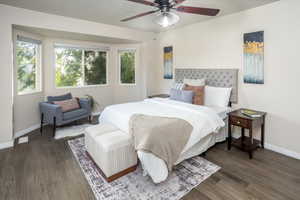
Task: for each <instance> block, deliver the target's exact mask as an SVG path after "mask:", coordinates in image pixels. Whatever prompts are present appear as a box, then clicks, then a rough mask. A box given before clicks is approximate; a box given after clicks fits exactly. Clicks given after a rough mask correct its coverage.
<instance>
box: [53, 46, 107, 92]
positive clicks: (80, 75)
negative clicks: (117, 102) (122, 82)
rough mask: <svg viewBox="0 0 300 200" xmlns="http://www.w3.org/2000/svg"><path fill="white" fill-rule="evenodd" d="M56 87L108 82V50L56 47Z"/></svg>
mask: <svg viewBox="0 0 300 200" xmlns="http://www.w3.org/2000/svg"><path fill="white" fill-rule="evenodd" d="M55 58H56V59H55V60H56V79H55V84H56V87H82V86H90V85H104V84H106V83H107V79H106V74H107V73H106V70H107V51H106V50H100V49H83V48H80V47H65V46H58V45H57V46H56V47H55Z"/></svg>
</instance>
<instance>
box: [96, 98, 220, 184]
mask: <svg viewBox="0 0 300 200" xmlns="http://www.w3.org/2000/svg"><path fill="white" fill-rule="evenodd" d="M137 113H139V114H145V115H153V116H161V117H177V118H180V119H183V120H186V121H188V122H189V123H190V124H191V125H192V126H193V131H192V134H191V136H190V139H189V140H188V142H187V144H186V145H185V147H184V149H183V151H182V153H181V154H183V153H184V152H186V151H187V150H189V149H190V148H191V147H192V146H193V145H194V144H196V143H197V142H199V141H200V140H201V139H202V138H204V137H205V136H207V135H208V134H210V133H212V132H217V131H218V130H219V129H220V128H221V127H223V126H225V123H224V121H223V120H222V119H221V118H220V117H219V116H218V115H217V113H216V111H214V110H213V109H211V108H208V107H205V106H199V105H193V104H187V103H182V102H178V101H173V100H169V99H162V98H155V99H145V100H144V101H141V102H133V103H125V104H117V105H112V106H108V107H106V108H105V109H104V111H103V112H102V114H101V115H100V117H99V122H100V123H101V122H105V123H110V124H113V125H114V126H116V127H118V128H119V129H120V130H122V131H124V132H126V133H129V120H130V117H131V116H132V115H133V114H137ZM138 157H139V160H140V161H141V164H142V167H143V169H144V172H145V173H147V174H148V175H149V176H150V177H151V178H152V180H153V182H154V183H159V182H162V181H164V180H165V179H166V178H167V177H168V169H167V166H166V164H165V163H164V161H163V160H161V159H160V158H158V157H156V156H155V155H153V154H151V153H146V152H138Z"/></svg>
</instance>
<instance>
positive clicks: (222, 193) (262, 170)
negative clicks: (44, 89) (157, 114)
mask: <svg viewBox="0 0 300 200" xmlns="http://www.w3.org/2000/svg"><path fill="white" fill-rule="evenodd" d="M206 159H207V160H210V161H211V162H213V163H215V164H217V165H219V166H221V167H222V169H221V170H220V171H219V172H217V173H215V174H214V175H213V176H212V177H210V178H209V179H207V180H206V181H204V182H203V183H202V184H200V185H199V186H198V187H197V188H195V189H194V190H192V191H191V192H190V193H189V194H188V195H186V196H185V197H184V198H183V199H184V200H198V199H199V200H226V199H228V200H243V199H262V200H268V199H284V200H289V199H295V200H299V199H300V161H299V160H295V159H291V158H288V157H285V156H282V155H280V154H277V153H274V152H271V151H268V150H262V149H260V150H258V151H257V152H255V154H254V159H253V160H249V159H248V156H247V154H245V153H243V152H240V151H239V150H236V149H235V148H233V149H232V150H231V151H230V152H229V151H227V150H226V144H224V143H223V144H218V145H216V146H215V147H213V148H211V149H210V150H209V151H208V152H207V154H206ZM0 199H1V200H2V199H3V200H11V199H13V200H35V199H37V200H41V199H42V200H64V199H66V200H67V199H70V200H77V199H94V196H93V193H92V190H91V189H90V187H89V185H88V184H87V181H86V180H85V178H84V175H83V173H82V172H81V170H80V167H79V165H78V164H77V163H76V160H75V159H74V157H73V155H72V153H71V151H70V149H69V147H68V145H67V142H66V140H58V141H55V140H53V139H52V138H51V129H50V128H49V127H46V128H45V131H44V135H43V136H40V135H39V133H38V131H34V132H32V133H31V134H30V142H29V143H28V144H19V145H16V146H15V147H14V148H13V149H8V150H2V151H0Z"/></svg>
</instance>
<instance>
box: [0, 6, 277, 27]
mask: <svg viewBox="0 0 300 200" xmlns="http://www.w3.org/2000/svg"><path fill="white" fill-rule="evenodd" d="M148 1H154V0H148ZM275 1H278V0H187V1H186V2H184V3H183V4H182V5H189V6H198V7H207V8H218V9H221V12H220V14H219V15H218V16H222V15H227V14H231V13H234V12H239V11H242V10H246V9H250V8H254V7H258V6H261V5H264V4H268V3H272V2H275ZM0 3H1V4H7V5H11V6H15V7H21V8H26V9H30V10H35V11H40V12H45V13H50V14H56V15H61V16H67V17H73V18H79V19H85V20H89V21H95V22H100V23H105V24H111V25H117V26H123V27H129V28H135V29H140V30H145V31H153V32H160V31H163V30H164V29H162V28H160V27H159V26H158V25H156V24H154V23H153V22H152V19H153V17H154V15H155V14H152V15H149V16H146V17H141V18H139V19H135V20H132V21H129V22H120V20H121V19H123V18H126V17H130V16H133V15H137V14H140V13H143V12H146V11H150V10H153V9H155V8H152V7H151V6H146V5H141V4H137V3H133V2H128V1H126V0H0ZM178 15H179V16H180V18H181V20H180V22H179V23H178V24H177V25H175V27H180V26H184V25H188V24H192V23H196V22H200V21H203V20H207V19H210V18H212V17H207V16H200V15H194V14H185V13H178Z"/></svg>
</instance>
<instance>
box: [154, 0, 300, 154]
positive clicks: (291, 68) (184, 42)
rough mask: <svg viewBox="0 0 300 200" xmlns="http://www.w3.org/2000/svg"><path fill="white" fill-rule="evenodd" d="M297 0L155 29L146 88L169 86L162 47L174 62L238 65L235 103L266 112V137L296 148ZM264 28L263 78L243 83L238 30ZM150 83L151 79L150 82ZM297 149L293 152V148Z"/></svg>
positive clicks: (299, 99) (299, 102) (274, 144)
mask: <svg viewBox="0 0 300 200" xmlns="http://www.w3.org/2000/svg"><path fill="white" fill-rule="evenodd" d="M299 9H300V1H299V0H283V1H280V2H277V3H273V4H269V5H267V6H263V7H259V8H256V9H252V10H248V11H244V12H241V13H237V14H233V15H230V16H225V17H220V18H216V19H213V20H210V21H206V22H203V23H198V24H193V25H190V26H186V27H184V28H181V29H177V30H172V31H168V32H165V33H162V34H160V36H159V38H158V41H157V49H156V51H157V52H159V53H158V59H157V60H158V61H159V63H158V64H157V67H158V68H157V73H156V75H154V76H153V75H152V76H153V77H152V82H153V83H157V84H156V85H154V84H153V85H152V87H150V88H149V91H150V92H151V93H158V92H168V90H169V86H170V84H171V83H172V82H171V81H168V80H164V79H162V77H163V71H162V69H163V64H162V60H163V58H162V48H163V46H165V45H173V47H174V65H175V67H204V68H207V67H212V68H216V67H218V68H223V67H229V68H239V69H240V74H239V79H240V80H239V104H238V105H236V106H237V107H241V106H242V107H247V108H252V109H258V110H263V111H266V112H268V116H267V121H266V123H267V124H266V142H267V143H268V147H269V148H271V149H272V148H277V149H280V148H284V149H281V150H282V151H286V150H287V151H291V152H287V153H288V154H293V152H296V154H294V155H297V156H299V155H300V154H299V153H300V145H299V141H300V135H299V130H300V118H299V108H300V94H299V84H300V79H299V74H300V67H299V45H300V37H299V36H300V20H299V19H300V12H299V11H300V10H299ZM260 30H264V31H265V84H264V85H254V84H244V83H243V81H242V75H243V68H242V66H243V48H242V45H243V33H247V32H252V31H260ZM149 86H150V85H149ZM297 153H298V154H297Z"/></svg>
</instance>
